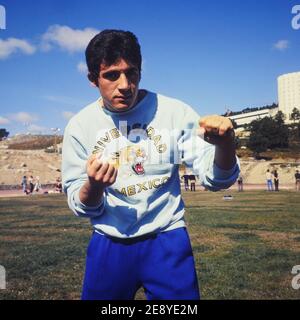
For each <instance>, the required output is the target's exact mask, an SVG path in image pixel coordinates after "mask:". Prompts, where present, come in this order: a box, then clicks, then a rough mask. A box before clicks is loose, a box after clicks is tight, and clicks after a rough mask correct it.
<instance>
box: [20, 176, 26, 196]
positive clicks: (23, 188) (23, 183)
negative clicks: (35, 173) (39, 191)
mask: <svg viewBox="0 0 300 320" xmlns="http://www.w3.org/2000/svg"><path fill="white" fill-rule="evenodd" d="M21 185H22V190H23V192H24V193H26V194H27V177H26V176H23V178H22V182H21Z"/></svg>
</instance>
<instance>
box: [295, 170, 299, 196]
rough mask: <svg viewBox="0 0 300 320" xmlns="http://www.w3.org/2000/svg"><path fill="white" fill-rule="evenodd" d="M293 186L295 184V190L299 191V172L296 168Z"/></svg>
mask: <svg viewBox="0 0 300 320" xmlns="http://www.w3.org/2000/svg"><path fill="white" fill-rule="evenodd" d="M295 186H296V191H300V173H299V170H296V173H295Z"/></svg>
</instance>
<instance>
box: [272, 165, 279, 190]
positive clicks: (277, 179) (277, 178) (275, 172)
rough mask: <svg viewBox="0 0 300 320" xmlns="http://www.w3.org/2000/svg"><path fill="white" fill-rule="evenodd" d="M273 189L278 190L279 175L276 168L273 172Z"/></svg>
mask: <svg viewBox="0 0 300 320" xmlns="http://www.w3.org/2000/svg"><path fill="white" fill-rule="evenodd" d="M273 177H274V186H275V191H279V176H278V172H277V170H274V172H273Z"/></svg>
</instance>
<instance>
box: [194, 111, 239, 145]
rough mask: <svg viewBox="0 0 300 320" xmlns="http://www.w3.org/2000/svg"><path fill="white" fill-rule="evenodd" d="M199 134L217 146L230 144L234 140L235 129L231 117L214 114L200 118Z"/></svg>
mask: <svg viewBox="0 0 300 320" xmlns="http://www.w3.org/2000/svg"><path fill="white" fill-rule="evenodd" d="M199 127H200V128H199V130H198V134H199V135H200V136H203V137H204V140H206V141H207V142H209V143H211V144H214V145H216V146H220V147H223V146H228V145H230V144H233V142H234V130H233V125H232V122H231V120H230V119H229V118H226V117H222V116H218V115H212V116H206V117H203V118H201V119H200V120H199Z"/></svg>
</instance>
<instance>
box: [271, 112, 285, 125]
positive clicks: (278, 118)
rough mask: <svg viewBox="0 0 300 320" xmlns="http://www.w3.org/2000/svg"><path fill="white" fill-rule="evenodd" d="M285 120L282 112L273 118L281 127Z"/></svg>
mask: <svg viewBox="0 0 300 320" xmlns="http://www.w3.org/2000/svg"><path fill="white" fill-rule="evenodd" d="M285 118H286V116H285V115H284V113H283V112H282V111H278V112H277V113H276V115H275V117H274V120H275V121H276V122H277V124H278V125H283V124H284V120H285Z"/></svg>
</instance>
